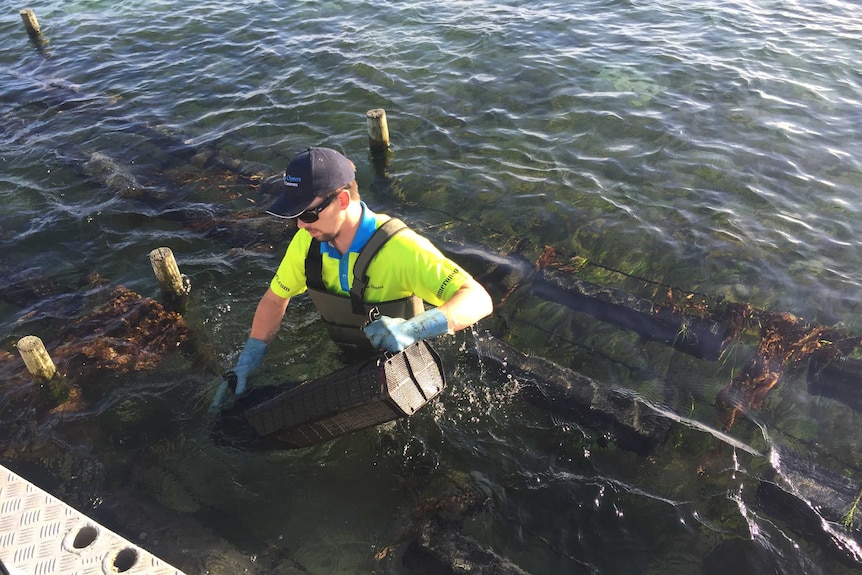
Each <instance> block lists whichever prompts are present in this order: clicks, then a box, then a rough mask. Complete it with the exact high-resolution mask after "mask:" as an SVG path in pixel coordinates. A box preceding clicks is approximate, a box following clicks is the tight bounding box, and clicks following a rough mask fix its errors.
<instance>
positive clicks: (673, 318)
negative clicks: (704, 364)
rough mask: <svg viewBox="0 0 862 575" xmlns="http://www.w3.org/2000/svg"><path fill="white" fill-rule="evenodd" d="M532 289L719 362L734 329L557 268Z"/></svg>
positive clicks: (611, 321) (557, 301) (688, 351)
mask: <svg viewBox="0 0 862 575" xmlns="http://www.w3.org/2000/svg"><path fill="white" fill-rule="evenodd" d="M530 291H531V292H532V293H533V294H534V295H536V296H538V297H540V298H542V299H545V300H548V301H553V302H556V303H559V304H562V305H564V306H566V307H568V308H570V309H573V310H575V311H579V312H583V313H587V314H589V315H592V316H593V317H595V318H596V319H599V320H601V321H604V322H607V323H611V324H614V325H616V326H617V327H620V328H623V329H627V330H630V331H633V332H635V333H637V334H638V335H640V336H642V337H645V338H646V339H649V340H652V341H657V342H660V343H664V344H667V345H670V346H671V347H673V348H674V349H676V350H678V351H682V352H684V353H687V354H689V355H692V356H694V357H697V358H700V359H706V360H710V361H715V360H717V359H718V358H719V356H720V355H721V349H722V346H723V344H724V341H725V339H726V338H727V336H728V334H729V332H730V330H729V329H728V327H727V326H725V325H722V324H720V323H717V322H714V321H711V320H708V319H702V318H698V317H685V316H683V315H682V314H680V313H678V312H676V311H674V310H672V309H670V308H669V307H667V306H657V305H656V304H655V303H653V302H651V301H649V300H646V299H642V298H638V297H636V296H633V295H632V294H628V293H625V292H623V291H620V290H617V289H612V288H607V287H604V286H599V285H596V284H591V283H589V282H585V281H583V280H580V279H578V278H576V277H573V276H571V275H568V274H563V273H561V272H559V271H557V270H542V273H541V275H540V276H539V277H538V278H537V279H536V280H534V281H533V283H532V284H531V286H530Z"/></svg>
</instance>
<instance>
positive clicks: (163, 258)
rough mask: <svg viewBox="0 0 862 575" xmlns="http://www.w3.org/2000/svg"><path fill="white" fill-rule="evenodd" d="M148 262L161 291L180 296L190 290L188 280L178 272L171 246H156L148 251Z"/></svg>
mask: <svg viewBox="0 0 862 575" xmlns="http://www.w3.org/2000/svg"><path fill="white" fill-rule="evenodd" d="M150 263H151V264H152V266H153V272H154V273H155V274H156V279H157V280H158V282H159V286H161V288H162V291H163V292H164V293H165V294H166V295H168V296H174V297H182V296H186V295H188V293H189V291H191V285H190V284H189V282H188V280H187V279H186V278H184V277H183V275H182V274H181V273H180V268H179V266H177V260H176V259H174V253H173V252H172V251H171V248H165V247H162V248H156V249H154V250H153V251H151V252H150Z"/></svg>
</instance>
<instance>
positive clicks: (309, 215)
mask: <svg viewBox="0 0 862 575" xmlns="http://www.w3.org/2000/svg"><path fill="white" fill-rule="evenodd" d="M340 193H341V190H338V191H336V192H334V193H333V194H331V195H330V196H328V197H327V198H326V199H325V200H323V203H322V204H320V205H319V206H317V207H316V208H310V209H307V210H305V211H304V212H302V213H301V214H299V215H298V216H296V219H298V220H299V221H301V222H303V223H306V224H313V223H314V222H316V221H317V220H319V219H320V215H319V214H320V212H322V211H323V210H325V209H326V207H327V206H328V205H329V204H331V203H332V200H334V199H335V198H337V197H338V194H340Z"/></svg>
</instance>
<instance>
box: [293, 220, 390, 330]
mask: <svg viewBox="0 0 862 575" xmlns="http://www.w3.org/2000/svg"><path fill="white" fill-rule="evenodd" d="M404 229H407V224H405V223H404V222H402V221H401V220H399V219H398V218H390V219H388V220H387V221H385V222H384V223H383V225H381V226H380V227H379V228H377V230H376V231H375V232H374V234H373V235H372V236H371V238H370V239H369V240H368V243H366V244H365V247H363V248H362V250H361V251H360V252H359V256H358V257H357V258H356V263H355V264H354V266H353V286H351V288H350V301H351V304H352V305H353V313H355V314H360V315H364V314H365V306H364V305H363V303H362V302H363V301H364V297H363V296H364V295H365V288H366V287H367V286H368V273H367V272H368V266H369V264H371V260H372V259H374V256H376V255H377V252H378V250H380V248H381V247H382V246H383V244H385V243H386V242H387V241H388V240H389V238H391V237H392V236H394V235H395V234H397V233H398V232H400V231H401V230H404ZM305 283H306V285H307V286H308V287H309V288H313V289H318V290H320V291H326V287H325V286H324V285H323V255H322V254H321V253H320V242H319V241H317V240H315V239H312V240H311V244H310V245H309V246H308V254H307V255H306V257H305Z"/></svg>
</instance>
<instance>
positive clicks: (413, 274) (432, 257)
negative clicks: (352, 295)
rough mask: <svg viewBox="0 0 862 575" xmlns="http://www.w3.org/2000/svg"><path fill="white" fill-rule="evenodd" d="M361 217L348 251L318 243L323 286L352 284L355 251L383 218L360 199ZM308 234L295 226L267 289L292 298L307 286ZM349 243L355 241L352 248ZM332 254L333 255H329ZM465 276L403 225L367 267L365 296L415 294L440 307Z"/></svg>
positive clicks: (344, 290)
mask: <svg viewBox="0 0 862 575" xmlns="http://www.w3.org/2000/svg"><path fill="white" fill-rule="evenodd" d="M363 208H364V213H363V222H362V223H361V224H360V230H359V231H358V232H357V239H356V240H354V242H353V243H354V245H353V246H351V248H350V251H349V252H348V253H347V254H345V255H344V256H341V257H339V254H338V252H336V251H335V250H334V249H332V248H331V247H329V246H328V244H323V246H322V249H321V252H322V260H323V261H322V267H323V283H324V285H325V286H326V289H327V291H329V292H331V293H335V294H341V295H347V294H348V290H349V289H350V286H351V285H353V266H354V264H355V263H356V259H357V257H359V250H360V249H361V248H362V247H364V245H365V243H366V242H367V241H368V238H370V237H371V234H373V233H374V230H376V229H377V228H378V227H380V225H382V224H383V223H384V222H385V221H386V220H387V219H388V218H387V217H386V216H382V215H376V214H374V213H373V212H371V210H369V209H368V208H367V207H365V205H364V204H363ZM311 241H312V237H311V235H310V234H309V233H308V231H306V230H304V229H300V230H299V231H297V233H296V235H295V236H294V237H293V239H292V240H291V241H290V244H289V245H288V246H287V252H286V253H285V255H284V258H283V259H282V260H281V264H280V265H279V266H278V270H277V271H276V273H275V277H273V279H272V282H271V283H270V288H271V289H272V291H273V292H275V294H276V295H279V296H281V297H285V298H287V297H293V296H296V295H299V294H301V293H303V292H305V291H306V289H307V286H306V277H305V258H306V256H307V254H308V248H309V246H310V245H311ZM354 246H357V249H356V251H354ZM333 256H335V257H333ZM469 278H470V275H469V274H468V273H467V272H466V271H464V270H463V269H461V268H460V267H459V266H458V265H456V264H455V263H454V262H453V261H452V260H450V259H449V258H447V257H446V256H444V255H443V254H442V253H440V250H438V249H437V248H436V247H435V246H434V245H433V244H432V243H431V242H430V241H428V240H427V239H426V238H424V237H422V236H420V235H419V234H417V233H416V232H414V231H413V230H411V229H405V230H403V231H401V232H399V233H397V234H395V235H394V236H392V237H391V238H390V239H389V241H387V242H386V243H385V244H383V246H382V247H381V248H380V250H379V251H378V252H377V255H376V256H375V257H374V259H373V260H372V261H371V263H370V264H369V266H368V286H367V288H366V290H365V301H366V302H368V303H380V302H384V301H393V300H398V299H401V298H405V297H409V296H411V295H416V296H418V297H420V298H422V299H423V300H424V301H425V302H427V303H429V304H431V305H434V306H439V305H441V304H443V303H445V302H447V301H449V300H450V299H451V298H452V296H453V295H454V294H455V292H456V291H458V289H459V288H460V287H461V286H462V285H464V283H465V282H466V281H467V280H468V279H469Z"/></svg>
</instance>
